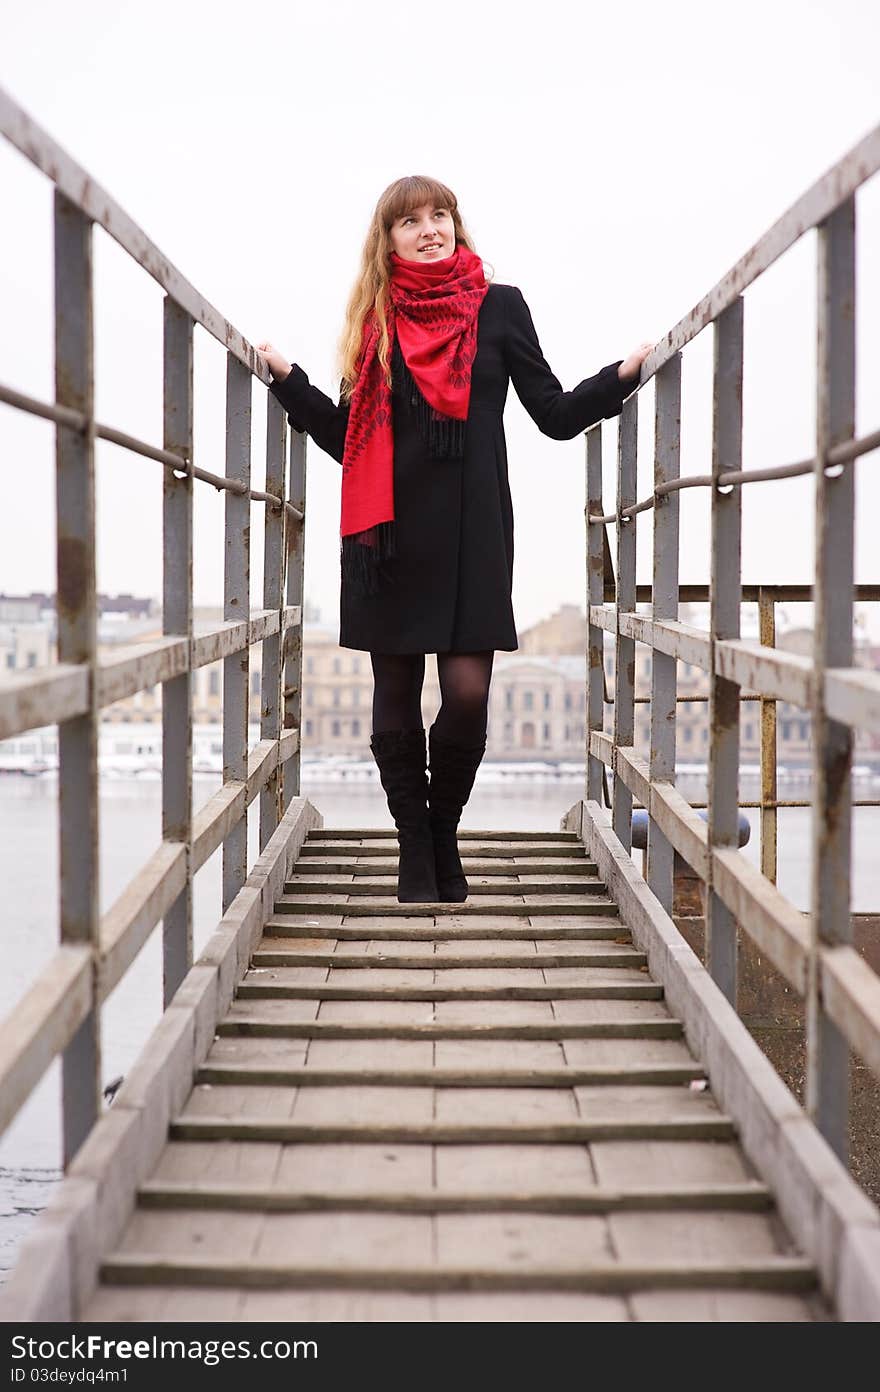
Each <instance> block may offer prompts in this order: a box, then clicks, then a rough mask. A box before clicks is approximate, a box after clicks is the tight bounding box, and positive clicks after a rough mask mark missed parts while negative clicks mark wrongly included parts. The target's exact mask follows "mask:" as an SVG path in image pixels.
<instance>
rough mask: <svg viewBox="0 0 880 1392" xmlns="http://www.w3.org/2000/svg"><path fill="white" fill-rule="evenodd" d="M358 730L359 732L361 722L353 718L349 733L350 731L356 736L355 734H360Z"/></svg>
mask: <svg viewBox="0 0 880 1392" xmlns="http://www.w3.org/2000/svg"><path fill="white" fill-rule="evenodd" d="M360 732H361V722H360V721H359V720H353V721H352V722H351V733H352V734H353V735H354V736H355V737H357V736H358V735H359V734H360Z"/></svg>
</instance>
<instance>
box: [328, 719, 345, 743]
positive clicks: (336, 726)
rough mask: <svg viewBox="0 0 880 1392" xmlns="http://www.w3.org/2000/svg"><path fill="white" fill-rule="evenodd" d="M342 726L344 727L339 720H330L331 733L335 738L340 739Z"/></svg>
mask: <svg viewBox="0 0 880 1392" xmlns="http://www.w3.org/2000/svg"><path fill="white" fill-rule="evenodd" d="M341 728H342V726H341V725H340V723H339V721H338V720H333V721H331V722H330V733H331V735H332V736H333V738H334V739H338V738H339V732H340V730H341Z"/></svg>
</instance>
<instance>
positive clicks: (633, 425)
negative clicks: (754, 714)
mask: <svg viewBox="0 0 880 1392" xmlns="http://www.w3.org/2000/svg"><path fill="white" fill-rule="evenodd" d="M878 169H880V127H878V128H877V129H876V130H874V131H871V132H869V134H868V135H866V136H865V138H864V139H863V140H862V141H860V142H859V144H858V145H856V146H855V148H854V149H853V150H851V151H850V152H849V153H848V154H847V155H846V156H845V157H844V158H843V159H842V160H840V161H839V162H838V164H836V165H835V166H834V167H833V168H832V169H831V170H829V171H827V173H826V174H824V175H823V176H822V178H821V179H819V180H818V181H817V182H816V183H815V184H814V185H813V186H812V188H810V189H809V190H808V191H807V192H806V193H805V194H804V195H803V197H801V198H800V199H798V200H797V202H796V203H795V204H794V205H793V206H792V207H791V208H790V209H789V210H788V212H787V213H785V214H784V215H783V216H782V217H781V218H780V219H779V220H778V221H777V222H776V223H775V224H774V225H773V227H771V228H770V230H769V231H768V232H767V233H766V234H765V235H764V236H763V237H762V238H761V239H760V240H759V241H758V242H757V243H756V244H755V246H753V247H752V248H751V249H750V250H749V251H748V252H747V253H746V255H745V256H744V257H742V258H741V259H740V261H738V262H737V264H736V265H735V266H734V267H733V269H732V270H731V271H729V272H728V274H727V275H726V276H725V277H724V278H723V279H722V280H721V281H720V282H719V283H718V284H717V285H716V286H714V287H713V289H712V290H710V291H709V293H708V294H707V295H706V296H704V298H703V299H702V300H701V301H700V302H699V304H698V305H696V306H695V308H694V309H693V310H691V312H690V313H689V314H688V315H686V316H685V317H684V318H683V319H682V320H681V321H680V322H679V323H678V324H677V325H675V327H674V328H673V329H671V330H670V331H669V333H668V334H667V335H666V336H665V338H664V339H663V340H662V342H661V343H659V344H658V345H657V346H656V348H655V349H654V350H653V351H652V353H651V354H650V356H649V357H648V358H647V359H646V361H645V363H644V364H643V367H642V372H641V376H640V382H639V388H640V387H641V386H643V385H644V384H645V382H647V381H648V380H649V379H650V378H651V377H652V376H654V377H656V383H655V387H656V403H655V440H654V469H653V473H654V480H653V482H654V487H653V490H652V492H651V494H650V495H649V496H648V497H646V498H644V499H643V500H642V501H637V499H636V463H637V452H638V430H637V418H638V400H639V394H640V393H639V388H637V389H636V390H635V391H634V392H632V393H631V394H630V395H629V396H628V398H627V399H626V401H625V402H624V404H623V408H622V411H621V414H620V422H619V428H618V435H617V497H616V501H615V507H614V510H613V511H607V512H606V511H605V510H604V509H603V506H602V444H603V437H604V432H605V429H606V428H607V427H605V426H603V424H602V423H601V422H600V423H598V424H597V425H595V426H593V427H591V429H590V430H589V431H587V433H586V506H585V509H584V515H585V524H586V525H585V530H586V543H587V587H588V627H587V711H588V722H587V723H588V729H587V734H586V751H585V754H586V764H587V790H586V795H587V800H588V801H589V802H591V803H594V804H601V803H602V801H603V792H604V791H605V788H606V771H607V770H609V769H610V770H611V772H612V774H613V796H612V797H611V807H612V825H613V830H614V834H615V835H616V837H617V839H618V841H619V842H620V843H621V844H622V846H623V848H624V849H625V850H626V851H629V850H630V848H631V813H632V807H633V801H634V799H636V800H638V801H639V802H640V803H641V804H642V805H643V806H644V807H646V808H647V809H648V848H647V882H648V887H649V888H650V889H651V891H652V892H653V894H654V895H655V896H656V898H657V899H658V900H659V902H660V905H661V906H662V908H664V909H665V910H666V911H667V913H671V911H672V898H673V867H674V856H675V854H678V855H679V856H681V857H683V858H684V859H685V861H687V862H688V864H690V866H691V867H692V869H693V870H694V872H695V873H696V875H697V876H698V878H699V879H700V880H701V881H702V884H703V886H704V888H705V896H706V899H705V902H706V944H707V949H706V959H707V967H708V969H709V971H710V972H711V974H712V976H713V977H714V979H715V981H716V982H717V984H718V985H719V986H720V987H721V989H722V991H723V992H724V993H725V995H726V996H727V997H728V999H729V1000H730V1001H731V1002H732V1003H733V1004H735V1003H736V990H737V926H738V925H739V926H740V927H741V928H742V929H743V930H744V932H745V933H746V934H747V935H748V936H749V937H750V938H751V939H752V940H753V941H754V942H755V943H756V944H757V945H758V946H759V948H760V950H761V952H762V954H764V955H766V957H767V958H768V959H769V960H770V961H771V962H773V963H774V965H775V966H776V967H777V968H778V969H779V970H780V971H781V972H782V973H783V975H784V976H785V977H786V979H787V980H788V981H789V982H790V983H791V984H792V985H793V986H794V988H795V989H796V990H797V991H798V993H799V994H800V995H801V996H803V997H804V998H805V1000H806V1003H807V1011H806V1016H807V1052H808V1065H807V1104H808V1108H809V1110H810V1112H811V1114H812V1116H813V1117H814V1119H815V1121H816V1123H817V1125H818V1126H819V1128H820V1130H821V1131H822V1132H823V1134H824V1135H825V1137H826V1138H827V1139H828V1141H829V1142H830V1144H831V1145H832V1146H833V1147H834V1148H835V1150H836V1151H837V1152H838V1154H840V1155H841V1156H846V1154H847V1150H848V1101H847V1098H848V1085H849V1081H848V1075H849V1050H850V1049H853V1050H855V1051H857V1053H858V1054H859V1055H860V1056H861V1057H862V1058H863V1059H864V1060H865V1062H866V1063H867V1064H868V1066H869V1067H871V1068H872V1069H873V1070H874V1071H875V1072H877V1073H878V1074H880V977H878V976H877V975H876V974H875V973H873V972H872V971H871V969H870V967H869V966H868V965H867V963H865V962H864V961H863V960H862V959H861V958H860V957H858V955H857V954H856V952H855V951H854V949H853V947H852V922H851V917H850V879H851V864H850V861H851V851H850V821H851V815H852V808H853V806H855V805H857V803H858V802H866V803H868V804H869V805H876V803H873V802H871V800H855V799H854V798H853V795H852V786H851V768H852V756H853V741H854V732H855V731H870V732H873V733H880V675H878V673H876V672H873V671H865V670H864V669H861V668H857V667H856V666H855V663H854V655H855V654H854V646H853V602H854V600H855V599H856V598H858V599H874V600H876V599H878V598H880V586H878V585H858V586H857V585H855V584H854V571H853V538H854V517H855V489H854V473H855V465H856V462H857V461H858V460H859V459H862V458H864V457H865V456H866V455H868V454H869V453H870V452H871V451H874V450H877V449H878V448H880V430H873V431H871V432H870V433H868V434H865V435H863V436H862V437H861V438H859V437H857V436H856V434H855V365H856V364H855V358H856V337H855V254H856V200H855V195H856V192H857V190H858V189H859V188H860V187H861V186H862V185H863V184H864V183H865V182H866V181H867V180H868V179H869V178H870V177H871V176H872V175H874V174H875V173H876V172H877V170H878ZM812 229H816V230H817V232H818V236H817V282H816V295H817V309H818V325H819V334H818V360H817V398H816V417H817V429H816V447H815V451H814V453H813V455H812V456H811V457H810V458H809V459H804V460H798V461H795V462H793V463H789V464H780V465H775V466H771V467H768V468H756V469H747V468H743V464H742V412H743V396H742V382H743V359H744V337H743V325H744V318H745V308H746V302H745V299H744V292H745V290H746V289H747V288H748V287H749V286H750V285H752V284H753V283H754V282H755V281H756V280H757V279H758V277H759V276H760V275H762V274H763V273H764V271H766V270H767V269H768V268H769V267H770V266H771V265H772V264H773V263H774V262H775V261H776V260H777V259H778V258H779V256H781V255H782V253H783V252H784V251H786V250H787V249H788V248H789V247H791V246H792V245H793V244H794V243H795V242H796V241H797V240H798V238H800V237H801V236H802V235H803V234H804V233H806V232H808V231H810V230H812ZM709 325H711V326H712V328H713V332H714V335H715V353H714V375H713V413H712V419H713V440H712V458H711V472H709V473H703V474H699V475H693V476H689V477H687V476H686V477H682V476H681V472H680V441H681V363H682V350H683V349H684V348H685V347H686V346H687V345H688V344H689V343H690V342H691V341H692V340H693V339H694V338H695V337H696V335H697V334H698V333H699V332H701V331H702V330H703V329H704V328H706V327H707V326H709ZM875 404H877V403H875ZM806 475H812V477H813V479H814V484H815V493H816V499H815V517H816V528H815V556H814V576H813V583H812V584H811V585H782V586H780V585H776V586H770V585H768V586H764V585H758V586H754V585H743V583H742V577H741V571H740V548H741V531H742V488H743V487H744V486H745V485H750V484H753V483H760V482H765V481H768V480H778V479H786V478H795V477H800V476H806ZM690 488H705V489H706V490H708V493H709V498H710V506H711V512H712V548H711V555H712V572H711V580H710V583H709V585H708V586H698V585H682V584H681V583H680V578H679V550H680V546H679V524H678V516H679V513H678V509H679V495H680V494H681V492H682V491H683V490H685V489H690ZM648 512H650V513H651V515H652V521H653V575H652V581H651V583H650V585H637V584H636V525H637V523H636V519H637V518H638V517H639V516H640V515H642V514H644V513H648ZM624 524H625V525H624ZM609 525H616V536H617V556H616V567H615V571H614V572H613V571H612V570H611V569H609V562H608V560H607V559H606V557H607V542H606V540H605V536H606V534H605V532H604V527H605V526H609ZM615 572H616V573H615ZM782 598H786V599H792V600H795V599H797V600H810V601H812V602H813V605H814V613H815V631H814V640H813V652H812V654H811V656H809V657H804V656H800V655H798V654H794V653H789V652H781V651H779V650H778V649H777V648H776V647H775V606H776V603H778V602H779V600H780V599H782ZM699 599H703V600H706V601H708V603H709V608H710V622H709V630H708V631H707V632H703V631H701V630H698V629H695V628H692V627H689V626H687V625H685V624H682V623H680V622H679V621H678V614H679V604H680V603H681V602H684V601H693V600H699ZM609 600H610V601H611V602H610V603H608V601H609ZM755 601H756V602H757V603H758V607H759V617H760V642H759V643H755V642H748V641H744V640H743V639H742V637H741V633H740V613H741V606H742V604H743V603H745V602H755ZM646 603H648V604H650V613H646V612H644V610H643V611H642V612H638V607H639V606H640V605H644V604H646ZM605 632H609V633H611V634H612V635H613V638H614V643H615V658H614V661H615V674H616V675H615V683H614V691H613V694H612V695H609V693H608V691H607V686H606V680H605V670H604V633H605ZM637 643H639V644H642V645H645V646H646V647H647V648H648V649H649V650H650V653H651V693H650V697H648V698H647V700H646V703H647V704H648V705H649V707H650V736H651V739H650V744H651V747H650V756H649V758H648V759H645V758H643V757H642V756H641V755H640V753H639V752H638V751H637V749H636V747H635V726H634V712H635V707H636V704H637V703H638V702H642V701H645V698H643V697H640V696H637V694H636V689H635V680H634V672H635V645H636V644H637ZM679 662H685V663H688V664H690V665H691V666H696V667H697V668H699V669H701V670H702V671H703V672H705V673H706V676H707V682H708V702H709V714H710V744H709V752H708V784H709V795H708V802H707V806H708V819H707V821H705V822H704V821H702V820H701V819H700V818H699V817H698V816H697V813H696V810H695V805H694V804H693V803H690V802H688V801H687V800H686V799H685V798H684V797H682V795H681V794H680V793H679V792H678V791H677V790H676V789H675V787H674V782H675V744H676V740H675V722H676V711H677V706H678V704H679V697H678V684H677V664H678V663H679ZM687 699H693V697H692V696H690V695H689V696H688V697H687ZM742 700H752V701H758V702H759V704H760V709H761V772H762V787H761V800H760V804H759V805H760V808H761V869H760V870H759V869H757V868H756V867H754V866H752V865H751V864H750V863H749V862H748V861H747V860H746V858H745V857H744V856H743V855H742V853H741V852H740V851H739V849H738V848H737V820H738V813H739V806H740V804H739V803H738V772H739V711H740V702H741V701H742ZM779 700H782V701H786V702H790V703H792V704H794V705H798V706H800V707H802V708H804V709H806V710H808V711H809V712H810V715H811V719H812V726H813V738H812V749H813V789H812V806H813V808H814V836H813V856H812V888H811V910H810V914H809V915H808V916H807V917H806V918H804V916H803V915H802V914H801V913H800V912H799V910H797V909H796V908H795V907H794V906H793V905H792V904H791V903H790V902H789V901H788V899H786V897H785V896H784V895H783V894H781V893H780V891H779V890H778V889H777V888H776V886H775V878H776V814H777V809H778V808H779V807H781V806H785V805H787V804H786V802H784V801H781V800H780V799H779V798H778V796H777V788H776V726H775V718H776V709H775V703H776V702H777V701H779ZM606 708H607V709H606ZM608 715H610V717H611V728H610V729H609V727H608V720H607V719H606V717H607V716H608Z"/></svg>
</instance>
